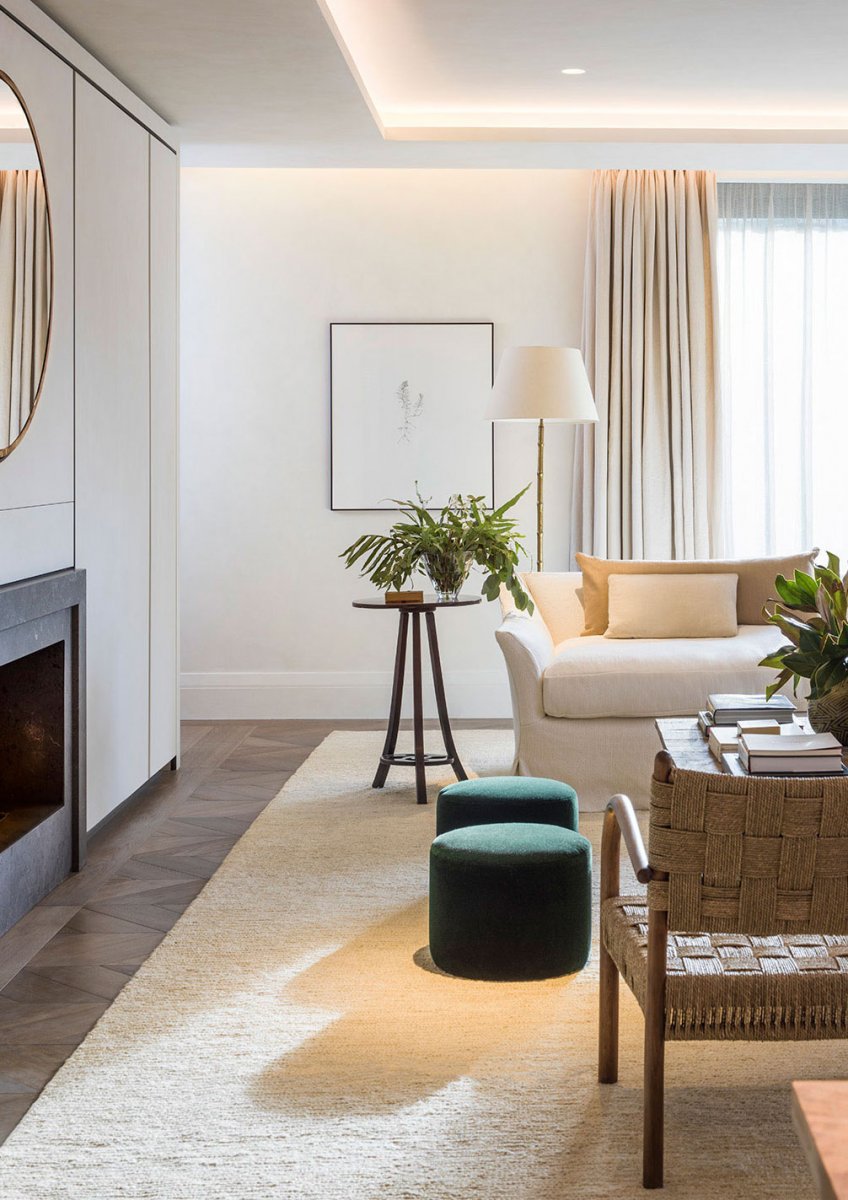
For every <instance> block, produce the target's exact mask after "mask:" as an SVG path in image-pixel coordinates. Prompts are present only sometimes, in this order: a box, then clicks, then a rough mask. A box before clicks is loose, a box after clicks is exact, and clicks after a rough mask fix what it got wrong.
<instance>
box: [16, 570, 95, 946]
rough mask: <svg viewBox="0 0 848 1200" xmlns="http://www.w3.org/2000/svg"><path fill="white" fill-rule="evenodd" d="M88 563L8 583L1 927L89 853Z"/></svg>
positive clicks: (43, 893)
mask: <svg viewBox="0 0 848 1200" xmlns="http://www.w3.org/2000/svg"><path fill="white" fill-rule="evenodd" d="M84 628H85V572H84V571H73V570H69V571H57V572H54V573H52V574H50V575H39V576H37V577H36V578H34V579H24V580H20V581H19V582H16V583H10V584H6V585H5V586H3V587H0V933H2V932H4V931H5V930H7V929H8V928H9V927H10V926H11V925H13V924H14V923H15V922H16V921H18V920H19V919H20V918H21V917H22V916H23V915H24V914H25V913H26V912H28V911H29V909H30V908H32V906H33V905H34V904H37V903H38V901H39V900H41V899H43V897H44V896H46V895H47V893H48V892H50V891H52V890H53V888H55V887H56V886H57V885H58V884H59V883H61V881H62V880H63V879H64V878H65V877H66V876H67V875H68V874H69V873H70V872H71V871H76V870H79V868H80V866H81V865H82V863H83V861H84V859H85V787H84V770H83V768H84V744H85V739H84V730H83V723H84V713H85V702H84V698H85V690H84V689H85V670H84V648H85V641H84V637H85V635H84Z"/></svg>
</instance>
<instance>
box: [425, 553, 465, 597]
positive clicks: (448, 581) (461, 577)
mask: <svg viewBox="0 0 848 1200" xmlns="http://www.w3.org/2000/svg"><path fill="white" fill-rule="evenodd" d="M471 562H472V556H471V555H470V554H465V553H461V552H457V551H455V550H454V551H450V550H445V551H442V552H440V553H438V554H428V555H427V556H426V558H425V559H424V570H425V571H426V573H427V578H428V579H429V580H430V582H431V583H432V585H433V591H434V592H435V593H436V599H437V600H438V601H439V602H440V603H441V604H445V603H448V602H450V601H452V600H457V599H458V597H459V593H460V592H461V591H462V586H463V584H464V583H465V581H466V579H467V578H468V572H469V571H470V570H471Z"/></svg>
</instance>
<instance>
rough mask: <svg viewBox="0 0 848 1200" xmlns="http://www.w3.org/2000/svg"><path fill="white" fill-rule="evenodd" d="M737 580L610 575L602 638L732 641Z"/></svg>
mask: <svg viewBox="0 0 848 1200" xmlns="http://www.w3.org/2000/svg"><path fill="white" fill-rule="evenodd" d="M738 579H739V576H738V575H719V574H718V573H716V574H709V575H610V577H609V626H608V628H607V631H606V633H605V634H604V637H607V638H728V637H736V635H737V633H738V632H739V625H738V623H737V621H736V585H737V582H738Z"/></svg>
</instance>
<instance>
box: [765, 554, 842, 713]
mask: <svg viewBox="0 0 848 1200" xmlns="http://www.w3.org/2000/svg"><path fill="white" fill-rule="evenodd" d="M775 588H776V589H777V593H778V595H779V596H780V599H781V600H782V601H783V603H782V604H780V603H777V602H776V601H774V602H773V603H774V611H773V612H770V611H769V609H768V606H766V607H765V608H764V609H763V615H764V616H765V617H766V619H767V620H768V621H770V622H771V624H772V625H777V627H778V628H779V629H780V630H781V632H782V633H784V634H785V635H786V637H788V638H789V642H790V645H787V646H781V647H780V649H779V650H777V651H775V653H774V654H770V655H768V657H767V658H764V659H763V660H762V662H761V663H760V666H761V667H774V668H775V669H776V670H777V671H779V672H780V674H779V675H778V677H777V679H775V681H774V683H772V684H770V685H769V686H768V687H767V688H766V695H767V696H769V697H771V696H772V695H774V693H775V692H776V691H777V689H778V688H780V687H783V685H784V684H785V683H788V682H789V680H790V679H791V680H792V682H793V688H794V689H795V690H797V688H798V683H799V681H800V680H801V679H809V681H810V699H811V700H821V699H822V697H823V696H826V695H827V694H828V693H829V692H832V691H833V690H834V688H838V687H840V686H841V685H843V684H848V619H847V618H846V614H848V575H845V576H843V575H842V567H841V565H840V562H839V559H838V558H837V557H836V555H835V554H828V556H827V566H826V567H825V566H821V565H820V564H819V563H816V564H815V566H814V568H813V574H812V575H807V574H805V573H804V572H803V571H796V572H795V578H794V579H791V580H790V579H785V578H784V576H783V575H778V577H777V579H776V580H775ZM806 613H809V614H810V616H808V617H807V616H802V614H806Z"/></svg>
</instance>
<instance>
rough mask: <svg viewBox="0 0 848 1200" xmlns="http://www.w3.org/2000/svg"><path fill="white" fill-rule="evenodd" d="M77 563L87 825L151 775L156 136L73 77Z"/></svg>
mask: <svg viewBox="0 0 848 1200" xmlns="http://www.w3.org/2000/svg"><path fill="white" fill-rule="evenodd" d="M75 167H76V170H75V196H76V280H75V296H76V564H77V566H78V567H84V568H85V570H86V571H87V601H88V603H87V647H88V660H87V666H88V670H87V690H88V702H87V718H88V728H87V752H88V816H89V827H91V826H93V825H96V824H97V823H98V822H99V821H101V820H102V819H103V818H104V817H105V816H107V815H108V813H110V812H111V811H112V809H114V808H115V807H116V806H117V805H118V804H120V803H121V802H122V801H123V800H125V799H126V798H127V797H128V796H129V795H131V793H132V792H134V791H135V790H136V788H138V787H140V786H141V784H143V783H144V782H145V780H146V779H147V778H148V761H149V672H150V636H149V628H150V626H149V604H150V338H149V316H150V308H149V265H150V263H149V205H148V189H149V150H148V134H147V132H146V131H145V130H144V129H142V128H141V126H140V125H138V124H136V122H135V121H133V120H131V119H130V118H129V117H127V116H126V115H125V114H124V113H123V112H122V111H121V110H120V109H119V108H117V107H116V105H114V104H113V103H112V102H111V101H110V100H108V99H106V97H105V96H103V95H101V93H100V92H98V91H96V89H94V88H93V87H91V86H90V85H89V84H87V83H86V82H85V81H84V80H82V79H80V78H79V76H77V78H76V160H75Z"/></svg>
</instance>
